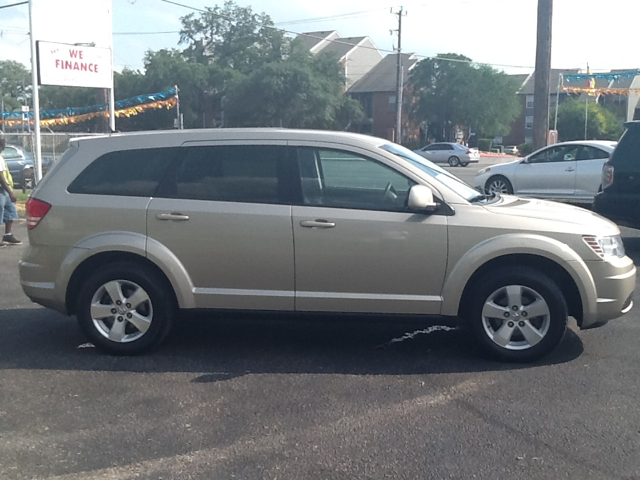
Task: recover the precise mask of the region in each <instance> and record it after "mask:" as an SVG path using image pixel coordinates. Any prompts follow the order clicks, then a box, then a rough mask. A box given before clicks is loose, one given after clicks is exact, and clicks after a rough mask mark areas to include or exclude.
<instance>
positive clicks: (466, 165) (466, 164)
mask: <svg viewBox="0 0 640 480" xmlns="http://www.w3.org/2000/svg"><path fill="white" fill-rule="evenodd" d="M460 165H461V166H463V167H468V166H469V162H465V163H461V164H460Z"/></svg>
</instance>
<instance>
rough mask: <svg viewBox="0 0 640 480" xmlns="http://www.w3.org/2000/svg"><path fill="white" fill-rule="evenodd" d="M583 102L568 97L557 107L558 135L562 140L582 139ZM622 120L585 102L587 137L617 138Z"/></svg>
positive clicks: (601, 107) (593, 103)
mask: <svg viewBox="0 0 640 480" xmlns="http://www.w3.org/2000/svg"><path fill="white" fill-rule="evenodd" d="M584 120H585V102H584V101H580V100H577V99H569V100H567V101H566V102H564V103H561V104H560V106H559V107H558V137H559V138H560V140H562V141H565V142H566V141H569V140H583V139H584V138H585V135H584V123H585V121H584ZM622 130H623V126H622V122H621V121H620V120H618V118H617V117H616V115H615V114H614V113H613V112H611V111H609V110H607V109H606V108H604V107H603V106H601V105H599V104H597V103H596V102H593V101H590V102H588V103H587V139H591V140H594V139H598V140H618V138H620V135H621V134H622Z"/></svg>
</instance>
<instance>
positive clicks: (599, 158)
mask: <svg viewBox="0 0 640 480" xmlns="http://www.w3.org/2000/svg"><path fill="white" fill-rule="evenodd" d="M608 158H609V154H608V153H607V152H605V151H603V150H600V149H599V148H595V147H591V146H588V145H584V146H582V147H581V148H580V149H579V150H578V160H577V163H576V192H575V197H576V199H583V200H586V201H593V197H594V196H595V194H596V193H598V190H599V189H600V185H601V183H602V167H603V166H604V163H605V162H606V161H607V159H608Z"/></svg>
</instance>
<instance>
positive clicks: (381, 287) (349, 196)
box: [293, 147, 447, 314]
mask: <svg viewBox="0 0 640 480" xmlns="http://www.w3.org/2000/svg"><path fill="white" fill-rule="evenodd" d="M298 162H299V170H300V177H301V185H302V188H301V190H302V204H301V205H299V206H294V207H293V233H294V240H295V272H296V273H295V278H296V310H298V311H323V312H376V313H421V314H438V313H440V306H441V300H442V299H441V296H440V295H441V289H442V283H443V279H444V275H445V269H446V266H447V217H446V216H443V215H439V214H433V215H426V214H421V213H413V212H409V211H408V210H407V208H406V201H407V195H408V191H409V188H410V187H411V186H412V185H413V184H415V182H414V181H412V180H411V179H409V178H408V177H406V176H405V175H403V174H401V173H400V172H398V171H396V170H394V169H392V168H390V167H389V166H387V165H385V164H383V163H382V162H379V161H376V160H374V159H372V158H369V157H366V156H364V155H360V154H358V153H355V152H350V151H345V150H338V149H328V148H317V149H316V148H307V147H300V148H298Z"/></svg>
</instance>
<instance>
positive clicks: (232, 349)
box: [0, 222, 640, 480]
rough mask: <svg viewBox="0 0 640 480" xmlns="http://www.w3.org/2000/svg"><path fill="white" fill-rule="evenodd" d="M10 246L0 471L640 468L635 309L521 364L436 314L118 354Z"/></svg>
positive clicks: (477, 474)
mask: <svg viewBox="0 0 640 480" xmlns="http://www.w3.org/2000/svg"><path fill="white" fill-rule="evenodd" d="M15 232H16V235H17V236H19V237H20V238H23V239H25V240H26V237H27V235H26V228H25V225H24V223H23V222H21V223H18V224H17V225H16V227H15ZM623 235H624V241H625V245H626V247H627V250H628V253H629V255H630V256H632V258H634V260H635V262H636V264H640V231H635V230H629V229H624V231H623ZM25 243H26V242H25ZM24 248H25V246H24V245H23V246H17V247H13V246H12V247H6V248H4V249H0V272H2V273H1V274H0V291H1V292H2V294H1V295H0V479H3V480H5V479H31V478H46V479H58V480H62V479H64V480H72V479H73V480H75V479H78V480H80V479H133V478H136V479H165V480H166V479H203V480H205V479H223V478H229V479H231V478H236V479H379V478H393V479H416V478H421V479H444V478H455V479H470V478H478V479H511V478H513V479H523V478H526V479H556V478H557V479H560V478H568V479H578V478H579V479H634V478H640V456H639V455H638V452H639V451H640V408H638V406H639V405H640V400H639V399H640V369H639V368H638V365H639V364H640V353H639V349H638V346H637V345H638V337H639V335H640V322H639V320H640V314H639V313H638V312H639V310H638V308H637V307H635V308H634V309H633V310H632V311H631V312H630V313H629V314H627V315H626V316H625V317H623V318H621V319H618V320H615V321H612V322H610V323H609V324H607V325H605V326H604V327H601V328H598V329H594V330H588V331H583V332H578V331H577V330H576V328H575V325H572V329H571V331H569V332H568V334H567V335H566V336H565V338H564V340H563V342H562V344H561V345H560V347H559V349H558V350H557V351H555V352H554V353H553V354H552V355H551V356H549V357H548V358H546V359H545V361H543V362H540V363H535V364H531V365H524V366H522V365H508V364H501V363H496V362H492V361H488V360H484V359H482V358H479V357H478V356H477V353H476V352H475V350H474V347H473V344H472V343H471V342H469V341H468V340H467V338H466V336H465V335H464V334H463V333H461V332H460V331H459V330H456V329H453V330H451V329H450V327H448V326H446V325H439V324H437V323H420V324H418V323H416V322H409V321H405V320H384V319H376V320H375V321H372V320H370V319H366V318H364V319H363V318H359V319H351V318H342V317H333V318H331V319H327V318H306V319H300V318H295V317H288V318H281V317H279V316H277V315H274V316H269V317H265V318H256V317H252V318H243V317H225V316H213V315H192V316H188V317H184V318H183V319H182V321H181V322H180V324H179V326H178V328H177V329H176V331H175V332H174V334H173V336H172V338H171V339H170V341H169V342H167V343H166V344H165V345H164V346H163V347H162V348H160V349H159V350H158V351H156V352H154V353H152V354H149V355H146V356H142V357H135V358H117V357H109V356H106V355H103V354H100V353H99V352H98V351H96V350H95V348H91V345H89V344H87V343H86V340H85V339H84V338H83V337H82V335H81V334H80V331H79V329H78V328H77V326H76V324H75V322H74V320H73V319H70V318H67V317H64V316H63V315H60V314H58V313H55V312H52V311H49V310H47V309H44V308H42V307H39V306H37V305H35V304H32V303H31V302H30V301H29V300H28V299H27V298H26V297H25V296H24V294H23V293H22V291H21V289H20V286H19V283H18V272H17V261H18V259H19V257H20V255H21V253H22V251H23V250H24ZM636 297H637V292H636ZM418 330H424V332H425V333H418V334H415V335H413V336H412V335H411V334H412V333H413V332H416V331H418ZM427 332H429V333H427ZM402 337H405V339H404V340H402V341H393V340H394V339H396V340H399V339H401V338H402Z"/></svg>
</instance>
